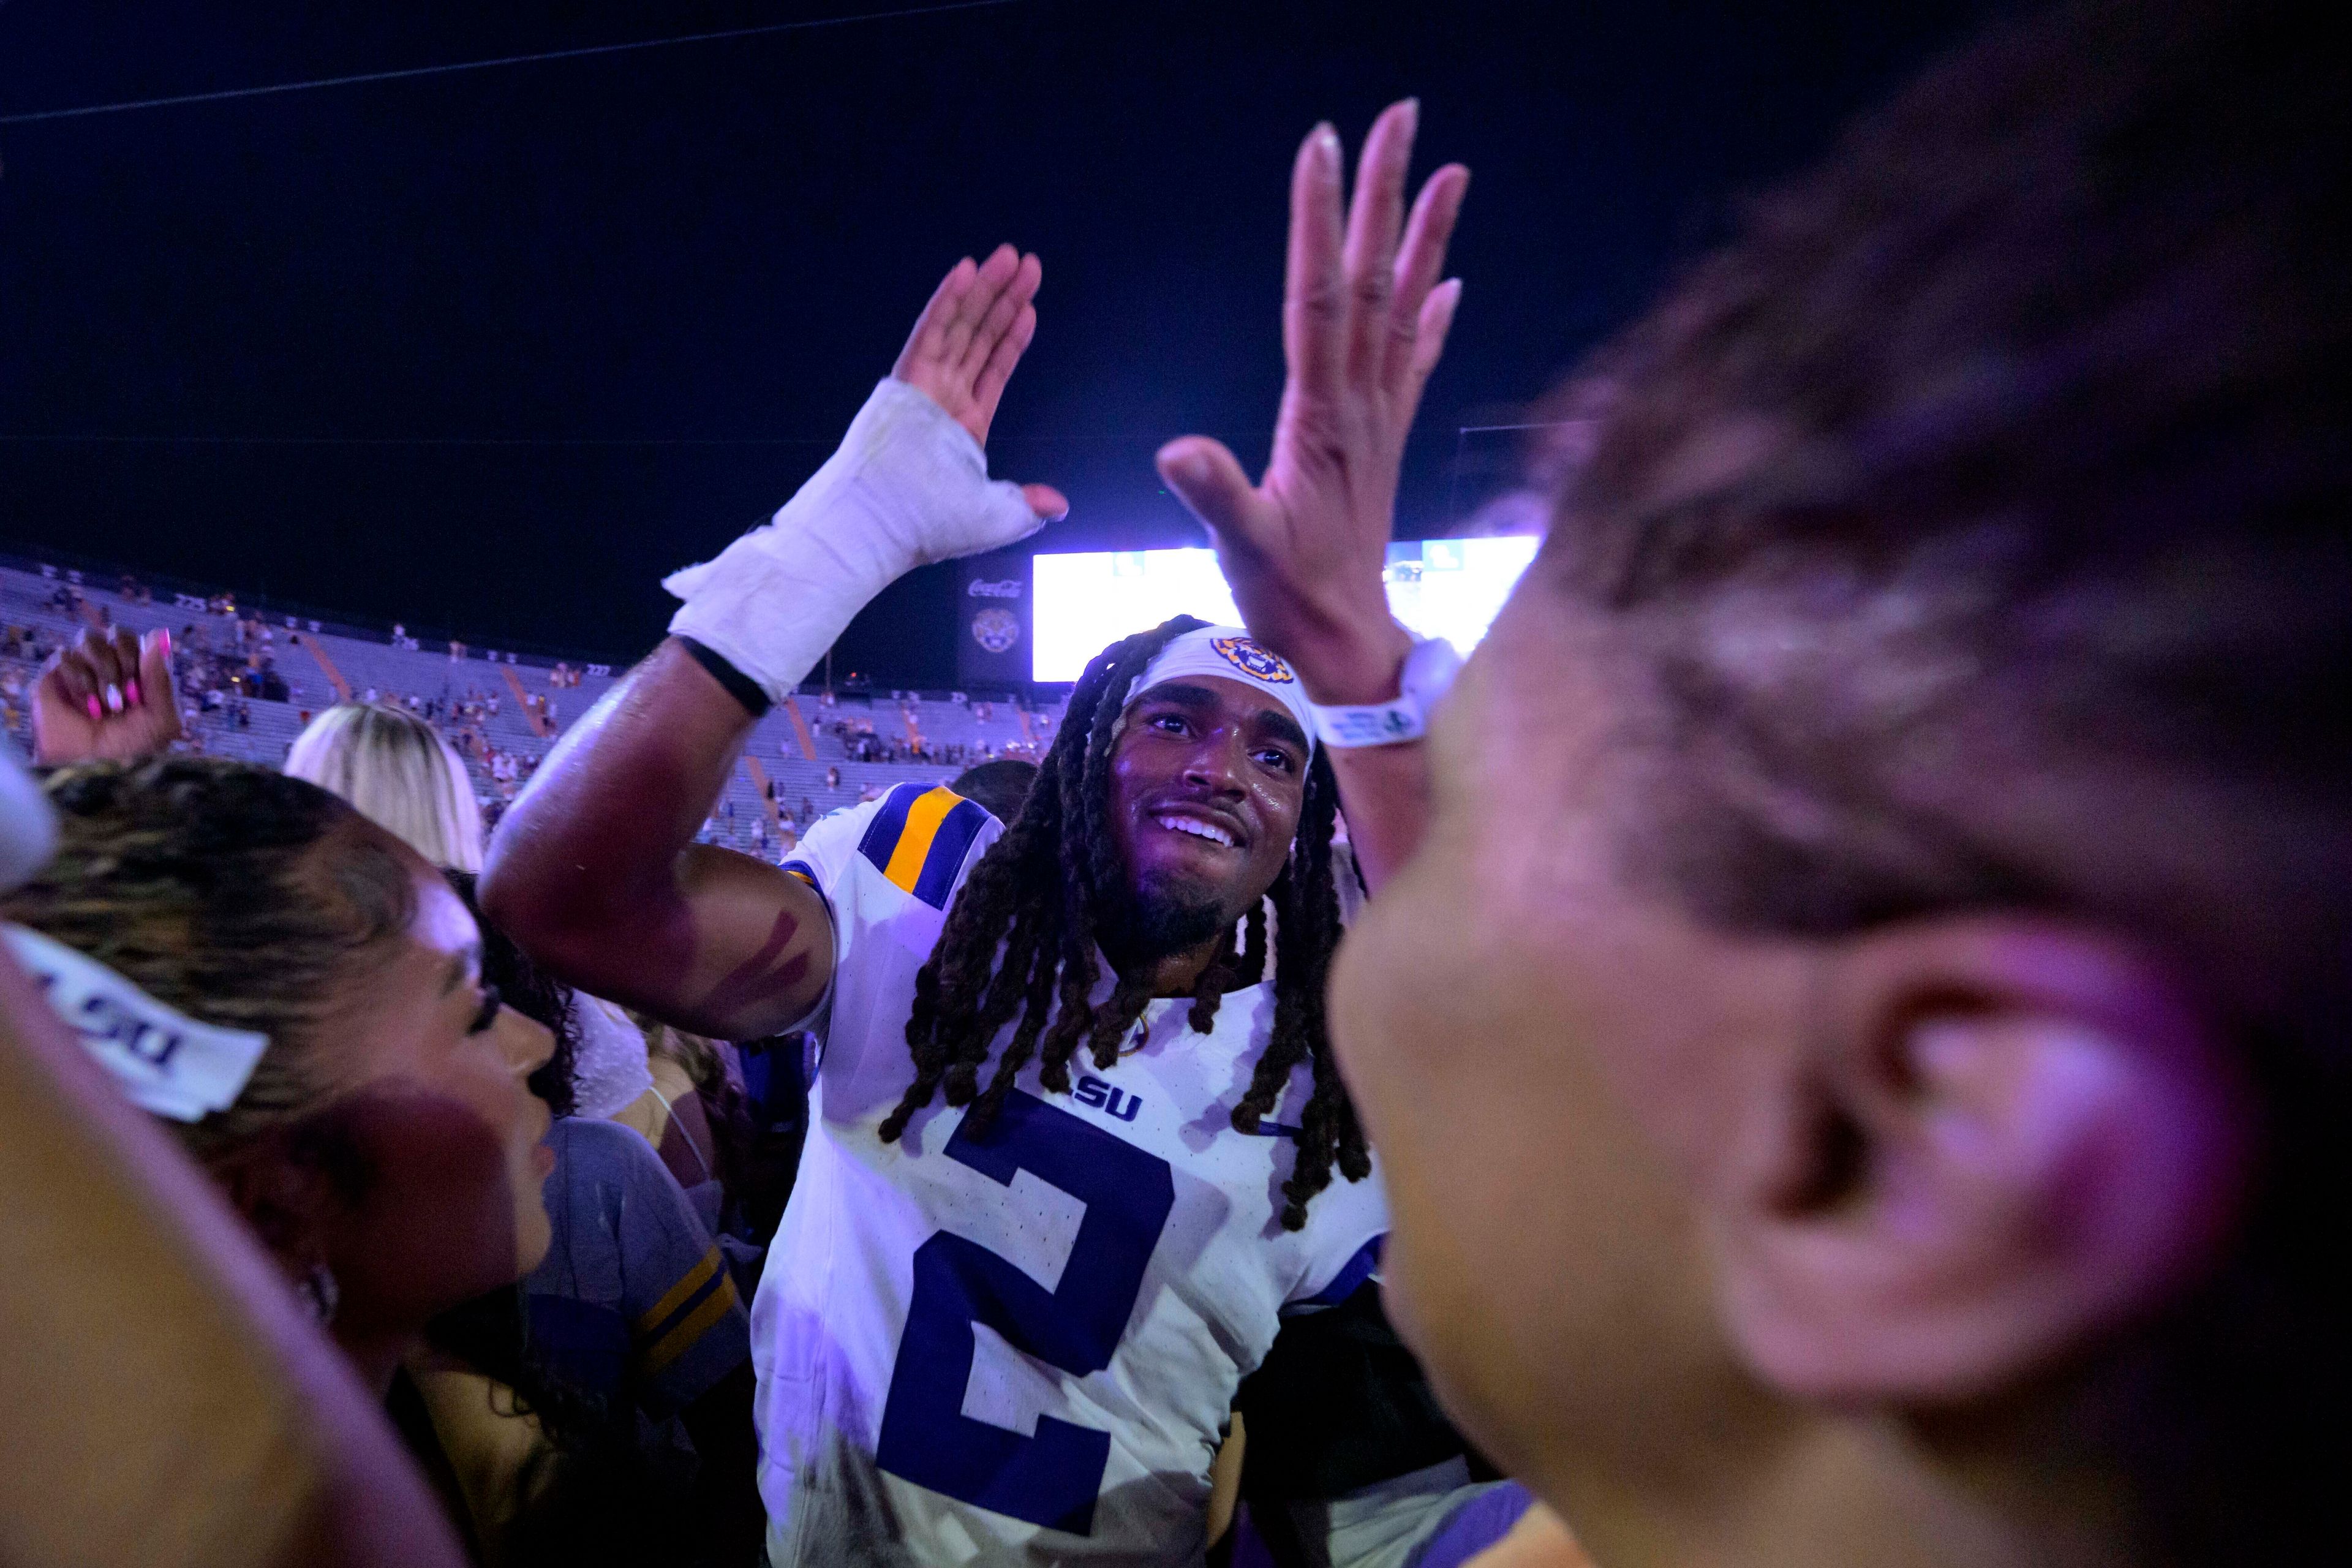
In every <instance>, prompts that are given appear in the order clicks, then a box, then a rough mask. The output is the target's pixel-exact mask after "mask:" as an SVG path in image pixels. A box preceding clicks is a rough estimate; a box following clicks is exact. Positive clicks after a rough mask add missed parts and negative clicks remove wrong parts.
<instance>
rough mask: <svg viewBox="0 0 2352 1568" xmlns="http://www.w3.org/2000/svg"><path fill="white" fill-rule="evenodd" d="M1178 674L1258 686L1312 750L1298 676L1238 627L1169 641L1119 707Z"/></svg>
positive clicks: (1311, 724)
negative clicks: (1286, 713) (1287, 713)
mask: <svg viewBox="0 0 2352 1568" xmlns="http://www.w3.org/2000/svg"><path fill="white" fill-rule="evenodd" d="M1180 675H1215V676H1222V677H1223V678H1224V679H1227V680H1240V681H1244V682H1245V683H1247V684H1249V685H1251V686H1255V687H1258V688H1259V689H1263V690H1264V691H1265V694H1266V695H1267V696H1269V697H1271V698H1273V699H1274V700H1276V701H1277V702H1279V703H1281V704H1282V705H1283V706H1284V707H1285V708H1287V709H1289V710H1290V716H1291V717H1292V718H1294V719H1296V720H1297V721H1298V727H1299V729H1301V730H1302V731H1306V734H1307V746H1308V749H1309V750H1310V751H1311V750H1312V749H1313V747H1314V744H1315V714H1314V710H1312V709H1311V708H1309V707H1308V706H1307V690H1306V689H1305V688H1304V687H1302V686H1300V685H1299V684H1298V677H1297V675H1296V674H1295V673H1293V672H1292V670H1291V668H1290V666H1289V665H1287V664H1286V663H1284V662H1283V658H1282V656H1281V655H1280V654H1278V653H1276V652H1275V651H1274V650H1273V649H1272V648H1269V647H1265V646H1264V645H1263V644H1261V643H1258V642H1256V641H1255V640H1253V639H1252V638H1251V637H1250V635H1249V633H1247V632H1245V631H1244V630H1243V629H1242V628H1241V627H1239V626H1202V628H1201V629H1200V630H1198V631H1192V632H1186V633H1185V634H1184V635H1183V636H1182V637H1171V638H1170V639H1169V640H1168V646H1167V647H1163V648H1161V649H1160V657H1159V658H1155V659H1153V660H1152V661H1151V663H1150V666H1149V667H1148V668H1145V670H1144V672H1143V673H1142V674H1141V675H1139V676H1137V677H1136V678H1135V682H1134V684H1133V685H1131V686H1129V688H1128V689H1127V695H1126V696H1125V697H1124V698H1122V699H1120V700H1119V706H1120V707H1121V708H1125V707H1126V706H1127V705H1128V704H1129V702H1132V701H1134V700H1136V699H1137V698H1139V697H1140V696H1142V695H1143V694H1144V693H1145V692H1147V691H1149V690H1150V689H1152V688H1153V687H1155V686H1157V685H1159V684H1160V682H1161V681H1163V680H1173V679H1176V678H1177V677H1178V676H1180Z"/></svg>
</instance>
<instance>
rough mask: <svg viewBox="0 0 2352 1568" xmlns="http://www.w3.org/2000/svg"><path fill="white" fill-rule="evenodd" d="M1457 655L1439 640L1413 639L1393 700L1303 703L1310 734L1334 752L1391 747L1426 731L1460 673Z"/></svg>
mask: <svg viewBox="0 0 2352 1568" xmlns="http://www.w3.org/2000/svg"><path fill="white" fill-rule="evenodd" d="M1461 668H1462V656H1461V655H1460V654H1458V653H1455V652H1454V645H1453V644H1452V643H1450V642H1447V641H1446V640H1445V639H1444V637H1426V638H1421V639H1418V640H1416V641H1415V642H1414V643H1413V645H1412V652H1411V653H1409V654H1407V655H1405V658H1404V669H1403V671H1402V675H1401V677H1400V679H1399V681H1398V685H1399V686H1400V688H1401V689H1400V690H1399V691H1398V693H1397V696H1396V698H1395V700H1393V701H1389V702H1373V703H1368V704H1365V705H1363V706H1360V707H1343V706H1333V707H1329V708H1327V707H1325V706H1323V705H1322V704H1321V703H1319V702H1310V703H1308V704H1307V710H1308V711H1309V712H1311V713H1312V714H1314V716H1315V736H1316V739H1318V740H1319V741H1321V742H1323V743H1324V744H1325V745H1327V746H1330V747H1333V748H1335V749H1337V750H1339V751H1349V750H1352V749H1354V748H1356V747H1360V746H1395V745H1402V744H1403V743H1404V742H1407V741H1418V740H1420V739H1421V738H1422V737H1423V735H1426V734H1427V733H1429V718H1430V715H1431V714H1433V713H1434V712H1435V711H1436V710H1437V704H1438V702H1439V701H1440V700H1442V699H1443V698H1444V695H1445V693H1446V691H1447V690H1448V689H1450V688H1451V687H1452V686H1453V684H1454V676H1455V675H1456V674H1458V673H1459V672H1460V671H1461Z"/></svg>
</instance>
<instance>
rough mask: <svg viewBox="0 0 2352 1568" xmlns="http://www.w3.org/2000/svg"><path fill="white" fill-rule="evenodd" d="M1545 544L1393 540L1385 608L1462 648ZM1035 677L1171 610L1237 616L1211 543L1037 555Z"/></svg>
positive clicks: (1071, 676)
mask: <svg viewBox="0 0 2352 1568" xmlns="http://www.w3.org/2000/svg"><path fill="white" fill-rule="evenodd" d="M1537 544H1538V540H1536V539H1534V538H1532V537H1528V536H1518V537H1514V538H1509V539H1432V540H1427V541H1423V542H1419V543H1407V544H1391V545H1390V546H1389V564H1388V585H1389V608H1390V609H1391V611H1393V612H1394V613H1395V615H1396V618H1397V619H1398V620H1400V621H1402V622H1403V623H1404V624H1405V625H1406V626H1410V627H1412V629H1413V630H1414V631H1415V632H1417V633H1419V634H1420V635H1421V636H1423V637H1444V638H1445V639H1446V640H1447V641H1448V642H1450V643H1452V644H1453V645H1454V647H1457V648H1459V649H1461V650H1462V652H1464V653H1465V654H1466V653H1468V652H1469V651H1470V650H1471V648H1473V647H1475V646H1476V645H1477V642H1478V639H1479V638H1480V637H1485V636H1486V626H1487V623H1488V622H1490V621H1492V620H1493V619H1494V618H1495V614H1496V611H1498V610H1500V609H1501V608H1502V607H1503V601H1504V600H1505V599H1507V598H1508V597H1510V593H1511V588H1512V586H1513V584H1517V582H1518V580H1519V574H1520V573H1522V572H1525V571H1526V570H1527V569H1528V562H1530V561H1532V560H1534V559H1535V553H1536V546H1537ZM1034 561H1035V571H1034V584H1035V587H1034V597H1033V598H1032V599H1031V600H1030V605H1031V612H1030V613H1031V615H1032V616H1033V623H1032V626H1031V631H1030V645H1029V646H1030V650H1031V660H1032V662H1031V667H1030V669H1031V673H1030V679H1033V680H1076V679H1077V678H1078V676H1079V675H1080V674H1081V673H1082V672H1084V670H1085V669H1086V667H1087V660H1088V659H1090V658H1094V656H1095V655H1097V654H1098V653H1100V652H1102V650H1103V649H1104V648H1106V647H1109V646H1110V645H1111V644H1112V643H1115V642H1117V641H1118V639H1119V638H1121V637H1126V636H1128V635H1129V634H1130V633H1134V632H1139V631H1143V630H1145V629H1146V628H1148V627H1150V626H1158V625H1159V624H1160V622H1162V621H1164V620H1166V619H1167V618H1168V617H1169V616H1200V617H1201V618H1202V620H1204V621H1223V622H1234V621H1238V620H1240V619H1241V616H1240V613H1239V612H1238V611H1236V610H1235V609H1234V595H1233V591H1232V590H1231V589H1229V588H1227V587H1226V586H1225V579H1224V575H1223V574H1222V573H1220V572H1219V571H1218V570H1217V555H1216V552H1214V551H1213V550H1118V551H1106V552H1101V553H1097V554H1086V555H1039V556H1037V557H1035V558H1034Z"/></svg>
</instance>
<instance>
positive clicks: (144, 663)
mask: <svg viewBox="0 0 2352 1568" xmlns="http://www.w3.org/2000/svg"><path fill="white" fill-rule="evenodd" d="M180 735H181V729H180V700H179V695H178V693H176V692H175V691H173V689H172V634H171V633H169V632H167V631H163V630H161V629H158V630H155V631H152V632H149V633H148V634H147V635H146V636H145V637H133V636H131V633H130V632H129V631H128V630H127V629H124V628H122V627H117V628H116V629H115V630H114V631H113V632H112V633H110V634H109V633H100V632H98V631H95V630H91V631H86V632H84V633H82V634H81V636H80V637H79V638H77V639H75V641H74V642H73V643H71V644H70V645H68V647H63V648H60V649H58V651H57V652H56V653H54V654H52V655H50V656H49V661H48V663H47V664H46V665H44V666H42V668H41V674H40V679H37V681H35V682H34V685H33V760H34V761H35V762H37V763H83V762H93V761H110V762H131V761H135V760H136V759H138V758H140V757H146V756H152V755H153V754H154V753H155V752H160V751H162V750H163V749H164V748H165V747H166V746H169V745H170V744H171V743H172V742H174V741H176V740H178V739H179V738H180Z"/></svg>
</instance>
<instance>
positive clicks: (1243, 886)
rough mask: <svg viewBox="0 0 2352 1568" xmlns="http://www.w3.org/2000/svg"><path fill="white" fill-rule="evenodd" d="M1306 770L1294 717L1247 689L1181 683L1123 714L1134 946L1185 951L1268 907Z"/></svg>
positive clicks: (1120, 817) (1120, 771) (1125, 836)
mask: <svg viewBox="0 0 2352 1568" xmlns="http://www.w3.org/2000/svg"><path fill="white" fill-rule="evenodd" d="M1110 775H1111V776H1110V821H1111V831H1112V833H1113V834H1114V835H1115V836H1116V837H1117V839H1118V847H1119V851H1120V855H1121V858H1122V859H1123V860H1124V862H1125V864H1126V867H1127V872H1128V882H1129V889H1130V890H1131V892H1132V894H1133V900H1134V908H1133V909H1132V910H1129V911H1126V912H1127V914H1128V917H1129V924H1130V925H1131V927H1132V928H1133V929H1132V931H1131V933H1130V934H1131V935H1132V936H1133V938H1134V940H1135V941H1136V943H1137V945H1139V946H1140V947H1141V948H1143V949H1145V950H1146V951H1149V952H1174V951H1176V950H1178V949H1180V948H1184V947H1190V946H1192V945H1194V944H1196V943H1198V942H1203V941H1205V940H1207V939H1208V938H1209V937H1212V936H1213V935H1215V934H1216V933H1217V932H1219V931H1222V930H1223V929H1224V928H1225V927H1227V926H1230V925H1232V924H1233V922H1234V921H1237V920H1239V919H1240V918H1241V917H1242V915H1243V913H1244V911H1246V910H1248V908H1249V907H1250V906H1251V905H1252V904H1254V903H1255V902H1256V901H1257V900H1259V899H1261V898H1263V897H1265V890H1266V889H1268V888H1270V887H1272V886H1273V885H1274V879H1275V878H1276V876H1277V875H1279V874H1280V872H1281V870H1282V867H1283V863H1284V861H1285V860H1286V859H1287V858H1289V855H1290V840H1291V838H1292V837H1293V836H1294V835H1296V834H1297V831H1298V808H1299V805H1300V802H1301V801H1302V799H1303V798H1304V796H1305V794H1306V788H1307V737H1306V735H1305V734H1304V733H1302V732H1301V731H1300V730H1299V728H1298V725H1297V721H1294V720H1293V719H1292V718H1291V716H1290V710H1288V709H1286V708H1285V707H1284V706H1283V705H1282V704H1281V703H1279V702H1277V701H1276V700H1274V699H1273V698H1271V697H1268V696H1266V695H1265V692H1264V691H1263V690H1261V689H1257V688H1255V687H1253V686H1252V685H1250V684H1249V683H1248V682H1245V681H1240V680H1227V679H1224V678H1223V677H1222V676H1186V677H1184V678H1182V679H1178V680H1169V681H1163V682H1161V683H1160V685H1158V686H1155V687H1152V688H1151V689H1150V690H1148V691H1146V692H1144V693H1143V694H1142V695H1141V696H1139V697H1138V698H1137V699H1136V700H1134V701H1133V702H1132V703H1130V704H1129V705H1128V710H1127V715H1126V727H1125V728H1124V729H1123V730H1121V731H1120V732H1119V736H1118V741H1117V742H1115V743H1114V745H1113V749H1112V752H1111V764H1110Z"/></svg>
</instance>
